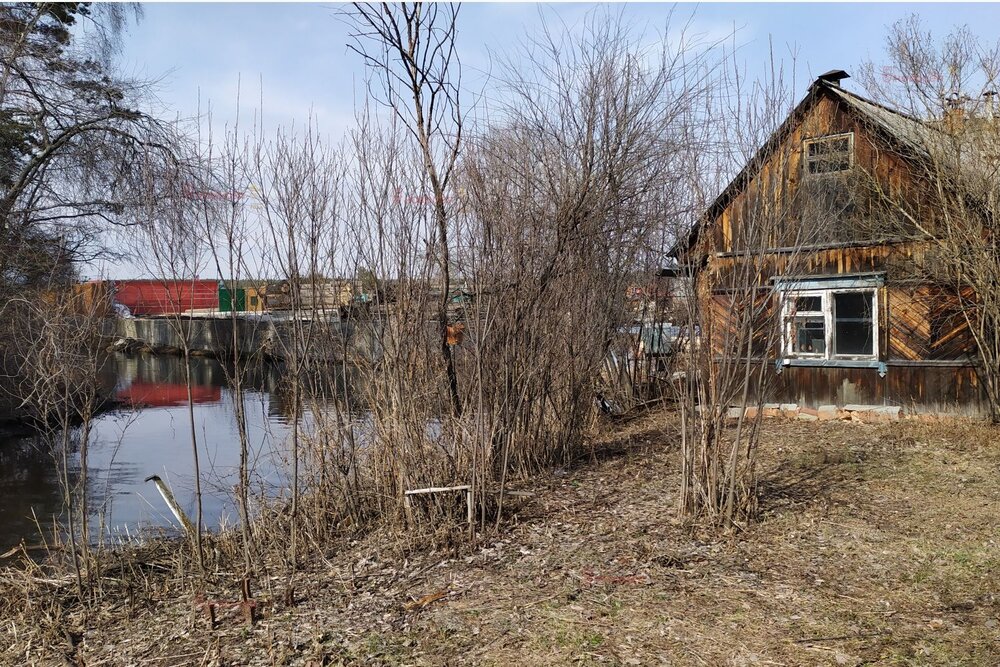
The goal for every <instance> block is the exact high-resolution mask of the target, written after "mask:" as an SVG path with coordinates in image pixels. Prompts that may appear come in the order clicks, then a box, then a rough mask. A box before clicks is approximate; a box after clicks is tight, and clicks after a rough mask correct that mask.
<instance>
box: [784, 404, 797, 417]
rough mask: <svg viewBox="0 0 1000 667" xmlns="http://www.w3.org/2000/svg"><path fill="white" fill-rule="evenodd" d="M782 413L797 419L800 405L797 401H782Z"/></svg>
mask: <svg viewBox="0 0 1000 667" xmlns="http://www.w3.org/2000/svg"><path fill="white" fill-rule="evenodd" d="M781 415H782V416H783V417H785V418H786V419H795V418H796V417H797V416H798V415H799V406H798V404H797V403H782V404H781Z"/></svg>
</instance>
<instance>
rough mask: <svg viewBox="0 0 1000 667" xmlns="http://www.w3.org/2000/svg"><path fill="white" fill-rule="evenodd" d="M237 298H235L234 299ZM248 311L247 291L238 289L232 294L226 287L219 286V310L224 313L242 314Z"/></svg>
mask: <svg viewBox="0 0 1000 667" xmlns="http://www.w3.org/2000/svg"><path fill="white" fill-rule="evenodd" d="M234 297H235V298H234ZM246 309H247V291H246V290H245V289H243V288H242V287H237V288H236V289H235V290H233V292H232V293H230V291H229V290H228V289H226V286H225V285H219V310H221V311H222V312H224V313H231V312H233V311H236V312H241V311H244V310H246Z"/></svg>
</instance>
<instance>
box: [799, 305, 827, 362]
mask: <svg viewBox="0 0 1000 667" xmlns="http://www.w3.org/2000/svg"><path fill="white" fill-rule="evenodd" d="M817 298H818V297H817ZM792 352H793V353H796V354H825V353H826V325H825V324H824V322H823V318H822V317H796V318H795V319H794V320H792Z"/></svg>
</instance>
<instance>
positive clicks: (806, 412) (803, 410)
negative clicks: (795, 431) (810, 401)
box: [799, 407, 819, 417]
mask: <svg viewBox="0 0 1000 667" xmlns="http://www.w3.org/2000/svg"><path fill="white" fill-rule="evenodd" d="M799 414H800V415H812V416H813V417H819V410H817V409H816V408H806V407H800V408H799Z"/></svg>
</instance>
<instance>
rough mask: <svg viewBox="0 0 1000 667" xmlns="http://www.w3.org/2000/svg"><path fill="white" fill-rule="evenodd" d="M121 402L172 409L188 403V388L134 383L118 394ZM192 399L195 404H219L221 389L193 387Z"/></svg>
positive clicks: (155, 383) (181, 385)
mask: <svg viewBox="0 0 1000 667" xmlns="http://www.w3.org/2000/svg"><path fill="white" fill-rule="evenodd" d="M116 397H117V398H118V400H120V401H124V402H126V403H131V404H132V405H148V406H150V407H155V408H160V407H170V406H176V405H184V404H186V403H187V400H188V394H187V386H186V385H183V384H166V383H162V382H133V383H132V384H130V385H129V386H127V387H125V388H124V389H121V390H119V391H118V393H117V394H116ZM191 398H192V399H193V400H194V402H195V403H218V402H219V401H220V400H222V388H221V387H191Z"/></svg>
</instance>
